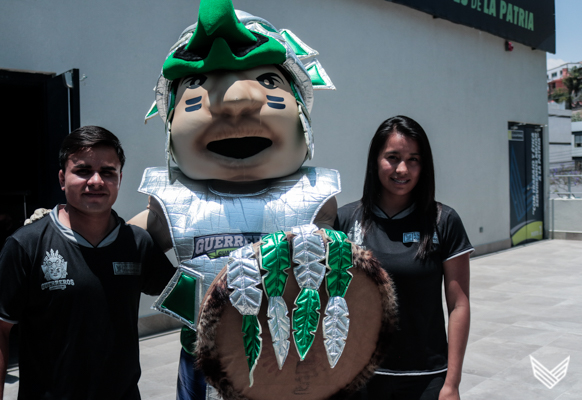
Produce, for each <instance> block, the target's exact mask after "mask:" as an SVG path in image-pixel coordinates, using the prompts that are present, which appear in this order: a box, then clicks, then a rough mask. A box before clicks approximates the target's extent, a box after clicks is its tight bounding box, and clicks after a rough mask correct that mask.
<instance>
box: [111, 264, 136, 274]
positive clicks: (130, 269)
mask: <svg viewBox="0 0 582 400" xmlns="http://www.w3.org/2000/svg"><path fill="white" fill-rule="evenodd" d="M113 273H114V274H115V275H141V263H138V262H114V263H113Z"/></svg>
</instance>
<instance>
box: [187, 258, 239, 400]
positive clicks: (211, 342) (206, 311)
mask: <svg viewBox="0 0 582 400" xmlns="http://www.w3.org/2000/svg"><path fill="white" fill-rule="evenodd" d="M230 292H231V291H230V289H228V284H227V275H226V268H225V269H223V270H222V271H221V273H220V274H219V275H218V276H217V277H216V279H215V280H214V282H213V283H212V285H211V286H210V288H209V289H208V292H207V293H206V296H205V299H204V302H203V306H202V307H201V312H200V319H199V321H198V336H197V340H196V354H197V356H198V357H197V358H198V361H197V364H198V365H197V367H198V368H199V369H201V370H202V371H204V375H205V376H206V380H207V381H208V382H209V383H210V384H211V385H212V386H213V387H214V388H216V390H217V391H218V392H219V393H220V395H221V396H222V397H223V398H225V399H233V400H246V398H245V397H242V396H240V395H239V394H238V393H237V392H235V391H234V388H233V387H232V385H231V384H230V382H229V380H228V379H227V377H226V374H225V373H224V371H223V370H222V366H221V364H220V358H219V355H218V351H217V348H216V343H215V339H216V330H217V329H218V325H219V322H220V317H221V316H222V312H223V311H224V306H225V304H229V302H230V300H229V295H230Z"/></svg>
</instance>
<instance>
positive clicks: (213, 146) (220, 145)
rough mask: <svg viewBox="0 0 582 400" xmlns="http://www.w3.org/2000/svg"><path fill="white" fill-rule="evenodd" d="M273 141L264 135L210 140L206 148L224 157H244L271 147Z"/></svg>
mask: <svg viewBox="0 0 582 400" xmlns="http://www.w3.org/2000/svg"><path fill="white" fill-rule="evenodd" d="M272 144H273V141H272V140H270V139H267V138H264V137H258V136H250V137H244V138H236V139H224V140H217V141H215V142H210V143H208V145H207V146H206V148H207V149H208V150H209V151H211V152H213V153H216V154H220V155H221V156H224V157H229V158H238V159H244V158H249V157H252V156H254V155H255V154H259V153H260V152H261V151H263V150H265V149H266V148H268V147H270V146H271V145H272Z"/></svg>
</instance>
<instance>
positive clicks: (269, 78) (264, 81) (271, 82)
mask: <svg viewBox="0 0 582 400" xmlns="http://www.w3.org/2000/svg"><path fill="white" fill-rule="evenodd" d="M257 81H258V82H259V83H260V84H261V85H262V86H263V87H264V88H266V89H276V88H278V87H279V86H278V85H277V84H280V83H283V80H282V79H281V77H280V76H279V75H277V74H275V73H273V72H267V73H266V74H262V75H260V76H258V77H257Z"/></svg>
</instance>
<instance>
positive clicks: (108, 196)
mask: <svg viewBox="0 0 582 400" xmlns="http://www.w3.org/2000/svg"><path fill="white" fill-rule="evenodd" d="M121 176H122V174H121V163H120V162H119V158H118V156H117V153H116V152H115V150H114V149H113V148H112V147H106V146H97V147H92V148H88V149H84V150H81V151H78V152H76V153H74V154H72V155H71V156H69V159H68V160H67V164H66V167H65V170H64V171H63V170H60V171H59V182H60V184H61V190H63V191H64V192H65V196H66V197H67V205H68V206H69V207H73V208H75V209H76V210H77V211H79V212H81V213H84V214H99V213H106V214H108V213H109V212H110V211H111V207H112V206H113V203H115V200H116V199H117V193H118V192H119V186H120V184H121Z"/></svg>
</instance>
